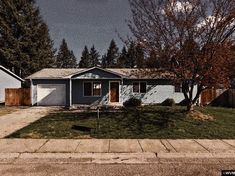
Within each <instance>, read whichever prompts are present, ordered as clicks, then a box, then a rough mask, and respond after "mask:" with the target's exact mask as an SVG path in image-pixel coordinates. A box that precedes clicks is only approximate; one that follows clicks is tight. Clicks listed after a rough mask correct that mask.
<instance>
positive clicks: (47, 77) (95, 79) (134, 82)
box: [26, 67, 196, 106]
mask: <svg viewBox="0 0 235 176" xmlns="http://www.w3.org/2000/svg"><path fill="white" fill-rule="evenodd" d="M26 79H28V80H30V82H31V94H32V104H33V105H39V106H73V105H117V106H118V105H122V104H123V102H125V101H126V100H128V99H129V98H131V97H136V98H139V99H141V100H142V103H143V104H154V103H161V102H163V101H164V100H165V99H167V98H173V99H174V100H175V102H176V103H179V102H181V101H182V100H184V95H183V93H182V92H181V87H180V85H174V84H173V83H172V75H171V74H170V73H167V72H161V71H156V72H153V73H152V74H146V71H145V70H139V69H126V68H125V69H114V68H107V69H102V68H98V67H94V68H89V69H55V68H50V69H43V70H41V71H39V72H36V73H34V74H33V75H31V76H29V77H27V78H26ZM195 91H196V88H195Z"/></svg>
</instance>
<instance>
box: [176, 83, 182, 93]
mask: <svg viewBox="0 0 235 176" xmlns="http://www.w3.org/2000/svg"><path fill="white" fill-rule="evenodd" d="M175 92H177V93H181V92H182V85H181V84H175Z"/></svg>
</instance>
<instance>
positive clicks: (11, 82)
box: [0, 65, 24, 103]
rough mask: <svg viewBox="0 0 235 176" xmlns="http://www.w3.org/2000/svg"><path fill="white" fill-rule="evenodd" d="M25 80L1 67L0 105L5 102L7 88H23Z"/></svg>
mask: <svg viewBox="0 0 235 176" xmlns="http://www.w3.org/2000/svg"><path fill="white" fill-rule="evenodd" d="M23 81H24V80H23V79H21V78H20V77H19V76H17V75H16V74H14V73H12V72H11V71H9V70H8V69H6V68H5V67H3V66H1V65H0V103H4V102H5V89H6V88H21V83H22V82H23Z"/></svg>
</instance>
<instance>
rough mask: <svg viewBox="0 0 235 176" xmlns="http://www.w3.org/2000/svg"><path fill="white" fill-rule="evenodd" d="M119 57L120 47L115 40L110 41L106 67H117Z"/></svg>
mask: <svg viewBox="0 0 235 176" xmlns="http://www.w3.org/2000/svg"><path fill="white" fill-rule="evenodd" d="M118 57H119V52H118V47H117V45H116V43H115V41H114V40H112V41H111V42H110V46H109V48H108V52H107V57H106V67H110V68H112V67H115V66H116V64H117V59H118Z"/></svg>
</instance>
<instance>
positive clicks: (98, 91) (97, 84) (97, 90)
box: [93, 82, 101, 96]
mask: <svg viewBox="0 0 235 176" xmlns="http://www.w3.org/2000/svg"><path fill="white" fill-rule="evenodd" d="M93 96H101V83H100V82H93Z"/></svg>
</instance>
